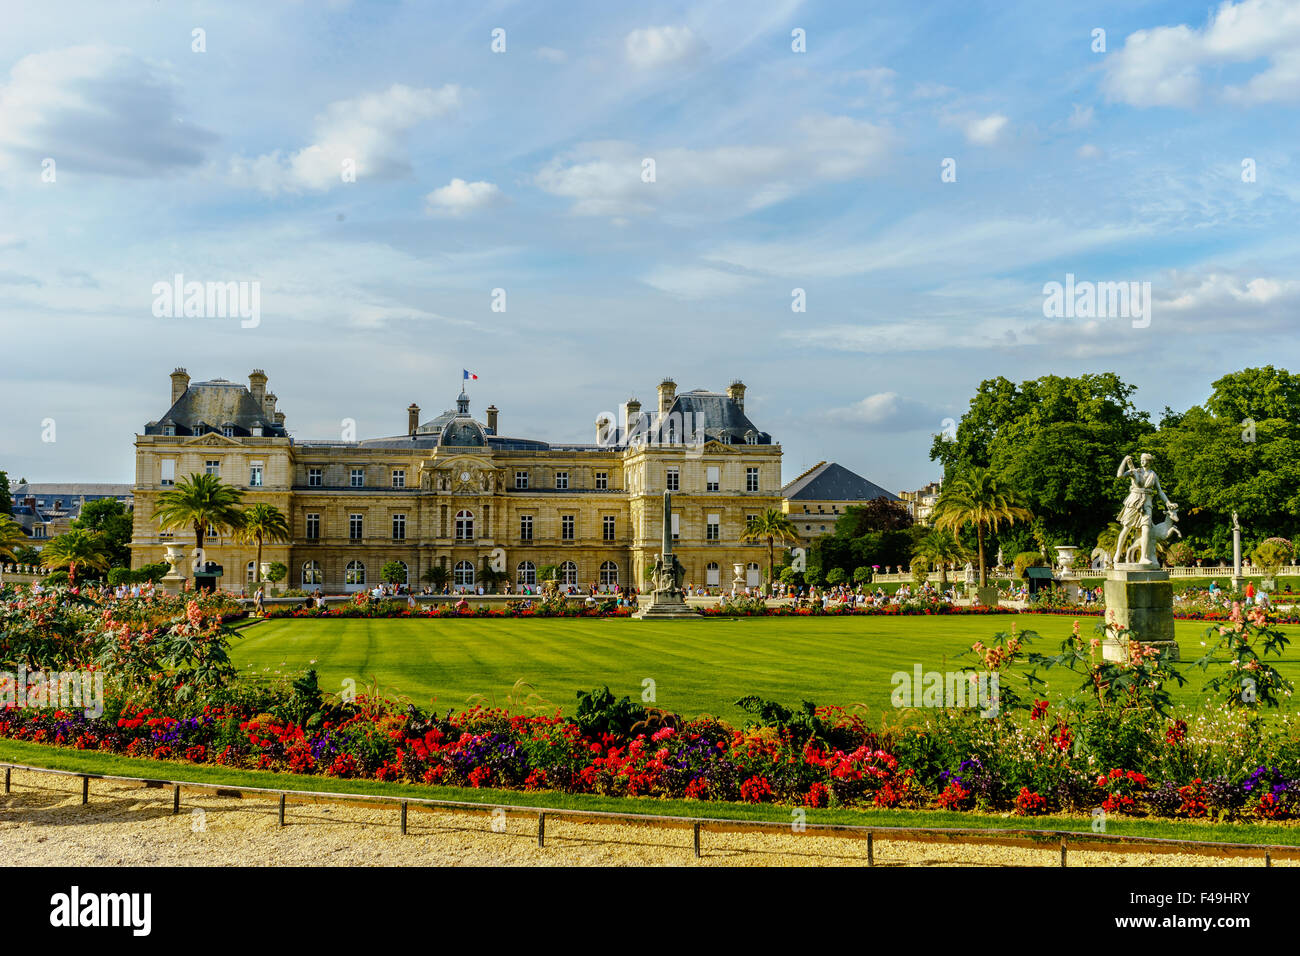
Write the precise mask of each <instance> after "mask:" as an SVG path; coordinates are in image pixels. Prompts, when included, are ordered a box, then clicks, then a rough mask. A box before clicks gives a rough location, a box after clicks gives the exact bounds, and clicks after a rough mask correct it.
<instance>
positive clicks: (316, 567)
mask: <svg viewBox="0 0 1300 956" xmlns="http://www.w3.org/2000/svg"><path fill="white" fill-rule="evenodd" d="M302 583H303V584H304V585H308V584H321V583H323V582H322V579H321V573H320V562H319V561H306V562H304V563H303V566H302Z"/></svg>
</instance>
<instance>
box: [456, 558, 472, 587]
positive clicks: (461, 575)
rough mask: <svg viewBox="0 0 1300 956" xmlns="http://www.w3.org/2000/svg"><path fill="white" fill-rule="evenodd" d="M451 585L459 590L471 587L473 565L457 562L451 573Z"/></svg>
mask: <svg viewBox="0 0 1300 956" xmlns="http://www.w3.org/2000/svg"><path fill="white" fill-rule="evenodd" d="M451 579H452V583H453V584H455V585H456V586H457V587H460V588H467V587H471V586H472V585H473V584H474V563H473V562H472V561H457V562H456V567H455V568H453V569H452V572H451Z"/></svg>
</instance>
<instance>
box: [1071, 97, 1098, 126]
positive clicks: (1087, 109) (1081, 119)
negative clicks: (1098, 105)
mask: <svg viewBox="0 0 1300 956" xmlns="http://www.w3.org/2000/svg"><path fill="white" fill-rule="evenodd" d="M1073 106H1074V108H1073V109H1072V110H1071V112H1070V118H1069V119H1068V120H1067V121H1066V123H1065V125H1066V127H1067V128H1068V129H1087V128H1088V127H1089V126H1091V125H1092V118H1093V109H1092V107H1091V106H1080V105H1079V104H1078V103H1075V104H1073Z"/></svg>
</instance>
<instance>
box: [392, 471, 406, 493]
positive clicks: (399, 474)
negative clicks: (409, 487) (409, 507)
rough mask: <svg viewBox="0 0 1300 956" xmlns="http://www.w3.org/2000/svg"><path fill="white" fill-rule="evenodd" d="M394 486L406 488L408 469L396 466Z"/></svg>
mask: <svg viewBox="0 0 1300 956" xmlns="http://www.w3.org/2000/svg"><path fill="white" fill-rule="evenodd" d="M393 487H394V488H405V487H406V469H405V468H394V469H393Z"/></svg>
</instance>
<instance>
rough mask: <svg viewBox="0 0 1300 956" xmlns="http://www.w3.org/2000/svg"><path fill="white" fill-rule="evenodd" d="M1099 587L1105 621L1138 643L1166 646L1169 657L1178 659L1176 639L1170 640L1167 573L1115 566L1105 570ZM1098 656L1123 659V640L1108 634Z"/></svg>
mask: <svg viewBox="0 0 1300 956" xmlns="http://www.w3.org/2000/svg"><path fill="white" fill-rule="evenodd" d="M1103 587H1104V591H1105V595H1106V623H1107V624H1118V625H1121V626H1123V627H1125V628H1127V629H1128V630H1129V631H1131V632H1132V636H1133V637H1134V638H1135V639H1136V640H1138V641H1139V642H1141V643H1142V644H1144V645H1155V646H1156V647H1159V648H1162V649H1167V650H1169V651H1170V652H1171V655H1172V657H1171V659H1172V660H1175V661H1176V660H1179V649H1178V642H1177V641H1176V640H1175V639H1174V586H1173V584H1172V583H1171V582H1170V580H1169V572H1167V571H1160V570H1155V571H1152V570H1134V569H1131V568H1126V567H1125V566H1124V565H1118V566H1117V567H1115V568H1112V569H1111V570H1110V571H1109V572H1108V573H1107V575H1106V582H1105V584H1104V586H1103ZM1102 656H1103V657H1104V658H1105V659H1106V660H1108V661H1122V660H1125V659H1126V651H1125V647H1124V642H1123V641H1121V640H1119V639H1118V638H1117V637H1116V636H1114V635H1113V634H1109V635H1108V636H1107V638H1106V640H1105V642H1104V643H1103V644H1102Z"/></svg>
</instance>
